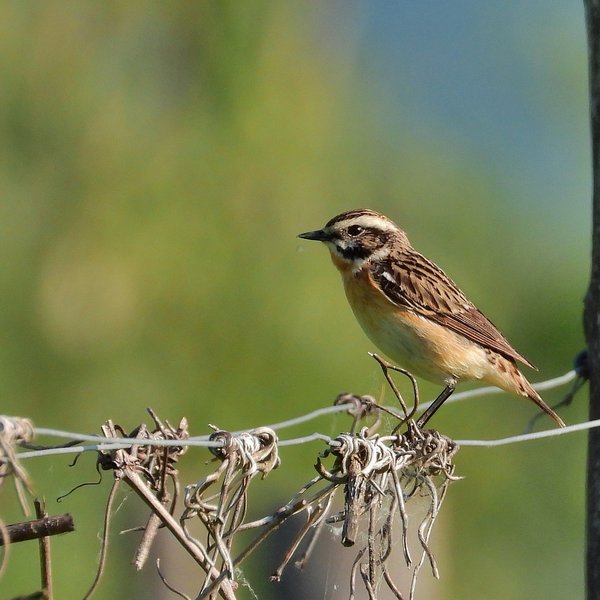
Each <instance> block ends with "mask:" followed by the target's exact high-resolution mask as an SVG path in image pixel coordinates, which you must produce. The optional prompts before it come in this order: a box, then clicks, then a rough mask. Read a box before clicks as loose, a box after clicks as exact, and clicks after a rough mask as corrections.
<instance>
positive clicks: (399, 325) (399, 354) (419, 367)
mask: <svg viewBox="0 0 600 600" xmlns="http://www.w3.org/2000/svg"><path fill="white" fill-rule="evenodd" d="M356 283H357V282H356V281H355V280H353V278H351V277H348V278H346V277H344V288H345V291H346V296H347V298H348V302H349V303H350V306H351V307H352V311H353V312H354V315H355V317H356V319H357V321H358V322H359V324H360V326H361V327H362V329H363V330H364V332H365V333H366V334H367V336H368V337H369V339H370V340H371V341H372V342H373V343H374V344H375V345H376V346H377V347H378V348H379V349H380V350H381V351H382V352H383V353H384V354H386V355H387V356H388V357H389V358H390V359H391V360H392V361H393V362H394V363H396V364H397V365H398V366H400V367H403V368H405V369H407V370H408V371H410V372H411V373H413V374H414V375H417V376H419V377H422V378H424V379H427V380H429V381H432V382H435V383H444V384H448V383H450V382H452V381H457V380H459V379H488V378H489V376H490V366H491V365H490V363H489V360H488V357H487V355H486V352H485V350H484V349H483V348H482V347H481V346H479V345H477V344H474V343H473V342H471V341H469V340H467V339H466V338H464V337H463V336H461V335H459V334H456V333H454V332H453V331H451V330H449V329H446V328H444V327H442V326H441V325H438V324H437V323H434V322H433V321H430V320H429V319H427V318H425V317H421V316H419V315H416V314H414V313H413V312H411V311H408V310H404V309H401V308H398V307H396V306H394V305H393V304H392V303H391V302H390V301H389V300H387V298H385V296H384V295H383V294H382V293H381V292H379V291H377V290H375V289H374V288H373V287H371V286H370V285H364V286H363V285H355V284H356Z"/></svg>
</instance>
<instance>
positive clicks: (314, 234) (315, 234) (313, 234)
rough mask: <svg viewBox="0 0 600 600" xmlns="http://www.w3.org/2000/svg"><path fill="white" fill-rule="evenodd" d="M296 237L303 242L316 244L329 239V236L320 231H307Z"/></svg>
mask: <svg viewBox="0 0 600 600" xmlns="http://www.w3.org/2000/svg"><path fill="white" fill-rule="evenodd" d="M298 237H299V238H302V239H304V240H315V241H316V242H326V241H328V240H329V239H330V237H329V235H328V234H327V233H325V231H323V230H322V229H317V231H307V232H306V233H301V234H300V235H298Z"/></svg>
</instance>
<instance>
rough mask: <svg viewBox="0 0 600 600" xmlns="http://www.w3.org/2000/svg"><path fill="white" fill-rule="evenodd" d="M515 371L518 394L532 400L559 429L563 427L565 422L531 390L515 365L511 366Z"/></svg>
mask: <svg viewBox="0 0 600 600" xmlns="http://www.w3.org/2000/svg"><path fill="white" fill-rule="evenodd" d="M513 367H514V370H515V371H516V373H515V376H516V383H517V386H518V390H519V394H521V395H522V396H526V397H527V398H529V399H530V400H533V402H535V403H536V404H537V405H538V406H539V407H540V408H541V409H542V410H543V411H544V412H545V413H546V414H547V415H548V416H550V417H552V419H554V421H555V422H556V423H557V425H558V426H559V427H565V422H564V421H563V420H562V419H561V418H560V417H559V416H558V415H557V414H556V413H555V412H554V411H553V410H552V409H551V408H550V407H549V406H548V405H547V404H546V403H545V402H544V401H543V400H542V397H541V396H540V395H539V394H538V393H537V392H536V391H535V390H534V389H533V387H532V385H531V384H530V383H529V381H527V379H525V376H524V375H523V373H521V371H519V369H518V368H517V366H516V365H513Z"/></svg>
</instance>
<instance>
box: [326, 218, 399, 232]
mask: <svg viewBox="0 0 600 600" xmlns="http://www.w3.org/2000/svg"><path fill="white" fill-rule="evenodd" d="M351 225H360V226H361V227H372V228H373V229H379V230H380V231H390V230H392V229H394V230H396V231H397V230H398V227H397V225H395V224H394V223H392V222H391V221H388V220H387V219H384V218H382V217H376V216H374V215H360V216H358V217H353V218H352V219H346V220H344V221H340V222H339V223H335V225H334V227H335V228H336V229H337V228H345V227H350V226H351Z"/></svg>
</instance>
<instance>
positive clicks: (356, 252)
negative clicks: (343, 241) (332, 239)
mask: <svg viewBox="0 0 600 600" xmlns="http://www.w3.org/2000/svg"><path fill="white" fill-rule="evenodd" d="M336 248H337V249H338V251H339V253H340V254H341V255H342V256H343V257H344V258H346V259H347V260H356V259H363V258H367V256H369V254H371V250H370V249H369V248H365V247H364V246H349V247H348V248H340V246H338V245H337V244H336Z"/></svg>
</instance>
